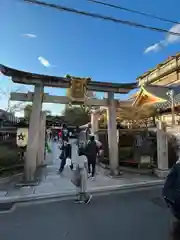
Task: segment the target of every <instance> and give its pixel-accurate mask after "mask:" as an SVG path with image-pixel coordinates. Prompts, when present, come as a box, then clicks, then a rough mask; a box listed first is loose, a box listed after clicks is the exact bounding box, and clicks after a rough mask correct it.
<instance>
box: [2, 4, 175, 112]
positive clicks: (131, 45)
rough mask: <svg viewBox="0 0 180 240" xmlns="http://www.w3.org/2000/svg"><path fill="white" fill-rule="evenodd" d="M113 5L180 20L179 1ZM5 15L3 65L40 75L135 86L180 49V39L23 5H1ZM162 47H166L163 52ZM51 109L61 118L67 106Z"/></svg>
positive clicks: (6, 84) (5, 83) (6, 83)
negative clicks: (81, 78)
mask: <svg viewBox="0 0 180 240" xmlns="http://www.w3.org/2000/svg"><path fill="white" fill-rule="evenodd" d="M44 1H45V0H44ZM46 1H47V2H51V3H57V4H61V5H65V6H69V7H74V8H78V9H81V10H86V11H91V12H96V13H101V14H105V15H109V16H113V17H116V18H121V19H124V20H131V21H135V22H141V23H143V24H146V25H153V26H157V27H160V28H164V29H167V30H169V29H171V28H172V27H174V29H173V30H176V31H179V32H180V26H173V24H170V23H165V22H162V21H159V20H155V19H150V18H147V17H144V16H139V15H136V14H132V13H127V12H123V11H120V10H114V9H110V8H107V7H103V6H98V5H96V4H92V3H89V2H88V1H86V0H46ZM107 1H108V0H107ZM109 2H111V3H112V4H113V3H114V4H121V5H122V6H124V7H129V8H134V9H136V10H140V11H144V12H149V13H152V14H155V15H159V16H161V17H164V18H169V19H174V20H176V21H179V20H180V17H179V7H180V3H179V0H174V1H173V4H172V3H171V2H170V1H167V0H166V1H164V0H156V1H155V0H153V1H144V0H136V1H132V0H121V1H120V0H111V1H110V0H109ZM0 10H1V14H0V30H1V35H0V63H1V64H4V65H7V66H10V67H13V68H17V69H21V70H25V71H30V72H34V73H43V74H48V75H57V76H63V75H65V74H71V75H74V76H82V77H83V76H85V77H91V78H92V79H93V80H97V81H107V82H119V83H120V82H133V81H135V80H136V77H138V76H139V75H141V74H143V73H144V72H145V71H147V70H148V69H150V68H152V67H154V66H155V65H156V64H158V63H160V62H162V61H164V60H165V59H166V58H167V57H168V56H171V55H174V54H176V53H177V52H178V51H179V47H180V45H179V41H178V40H179V39H178V38H174V37H173V36H168V35H166V34H163V33H158V32H152V31H149V30H143V29H139V28H133V27H129V26H125V25H121V24H116V23H112V22H107V21H102V20H97V19H92V18H88V17H84V16H79V15H74V14H71V13H66V12H60V11H57V10H55V9H51V8H44V7H41V6H36V5H32V4H27V3H23V2H22V1H21V0H0ZM159 43H163V48H160V45H161V44H159ZM164 43H165V44H164ZM154 44H155V45H154ZM152 45H153V47H151V48H148V47H149V46H152ZM145 50H146V53H145ZM39 57H40V58H39ZM38 58H39V59H38ZM44 59H46V60H47V61H48V62H45V65H46V67H45V66H43V64H42V63H41V62H42V61H43V60H44ZM40 60H41V61H40ZM0 84H1V88H2V89H3V90H4V91H7V92H8V91H10V90H11V89H16V88H17V87H19V86H17V85H13V84H12V83H11V82H10V80H8V79H7V78H5V77H3V76H0ZM21 90H23V91H27V87H26V88H23V89H22V87H21ZM46 91H47V92H50V93H51V94H54V95H64V94H65V91H64V90H63V89H46ZM121 98H124V96H121ZM6 104H7V96H6V98H3V97H2V96H1V107H2V108H5V107H6ZM45 108H46V109H51V110H52V112H53V113H54V114H58V113H60V112H61V110H62V108H63V106H62V105H57V104H56V105H52V104H50V105H46V106H45Z"/></svg>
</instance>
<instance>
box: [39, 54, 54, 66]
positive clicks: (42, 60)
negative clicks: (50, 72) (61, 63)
mask: <svg viewBox="0 0 180 240" xmlns="http://www.w3.org/2000/svg"><path fill="white" fill-rule="evenodd" d="M38 60H39V61H40V63H41V64H42V65H43V66H44V67H47V68H48V67H51V64H50V63H49V62H48V60H46V59H45V58H44V57H41V56H40V57H38Z"/></svg>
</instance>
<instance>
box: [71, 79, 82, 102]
mask: <svg viewBox="0 0 180 240" xmlns="http://www.w3.org/2000/svg"><path fill="white" fill-rule="evenodd" d="M71 97H72V98H74V99H75V100H78V99H79V100H81V99H84V97H85V81H83V80H82V79H73V80H72V82H71Z"/></svg>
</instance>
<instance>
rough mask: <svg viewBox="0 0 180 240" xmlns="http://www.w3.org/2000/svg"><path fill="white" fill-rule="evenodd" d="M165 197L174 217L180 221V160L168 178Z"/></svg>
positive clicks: (165, 185) (164, 189)
mask: <svg viewBox="0 0 180 240" xmlns="http://www.w3.org/2000/svg"><path fill="white" fill-rule="evenodd" d="M163 197H164V199H165V201H166V203H167V205H168V207H170V208H171V210H172V213H173V215H174V217H175V218H176V219H177V220H179V221H180V160H178V161H177V162H176V164H175V165H174V166H173V167H172V169H171V171H170V173H169V174H168V176H167V179H166V181H165V184H164V188H163Z"/></svg>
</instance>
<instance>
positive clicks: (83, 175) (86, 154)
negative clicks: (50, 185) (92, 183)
mask: <svg viewBox="0 0 180 240" xmlns="http://www.w3.org/2000/svg"><path fill="white" fill-rule="evenodd" d="M49 138H50V139H51V140H53V141H56V142H57V143H59V149H60V150H61V153H60V156H59V158H60V167H59V170H58V173H59V174H62V173H63V171H64V168H65V166H67V165H68V166H69V167H70V169H71V171H72V179H71V181H72V182H73V184H74V185H75V186H76V188H77V199H76V200H75V202H76V203H86V204H88V203H89V202H90V200H91V198H92V196H91V195H90V194H88V193H87V180H88V179H91V180H95V175H96V166H97V165H99V158H100V157H102V156H103V148H102V144H101V143H100V142H99V141H97V140H95V136H94V135H90V136H89V141H87V142H86V143H83V144H82V143H81V142H79V141H78V147H77V159H75V161H74V163H75V164H73V162H72V146H71V142H70V133H69V131H68V129H67V126H66V125H65V124H64V125H63V127H62V128H61V130H60V131H58V132H56V133H54V134H53V135H52V133H51V134H49Z"/></svg>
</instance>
